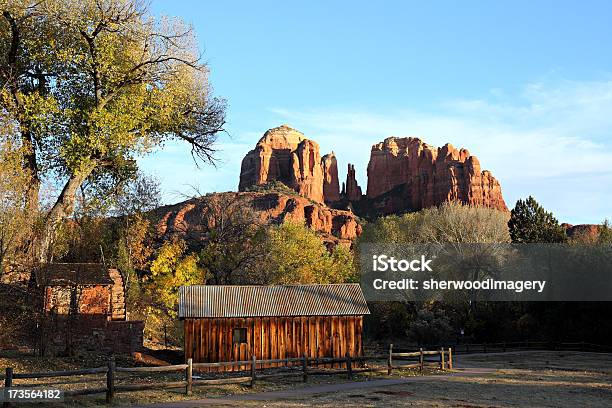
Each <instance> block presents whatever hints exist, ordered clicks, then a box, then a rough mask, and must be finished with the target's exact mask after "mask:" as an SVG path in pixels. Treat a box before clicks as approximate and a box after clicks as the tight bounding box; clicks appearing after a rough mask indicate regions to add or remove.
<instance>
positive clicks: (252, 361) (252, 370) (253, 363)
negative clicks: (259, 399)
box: [251, 353, 257, 388]
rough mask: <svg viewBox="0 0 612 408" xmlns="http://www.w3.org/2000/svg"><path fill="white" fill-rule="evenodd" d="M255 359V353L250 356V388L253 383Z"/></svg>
mask: <svg viewBox="0 0 612 408" xmlns="http://www.w3.org/2000/svg"><path fill="white" fill-rule="evenodd" d="M256 362H257V359H256V357H255V353H253V355H252V356H251V388H252V387H253V386H254V385H255V364H256Z"/></svg>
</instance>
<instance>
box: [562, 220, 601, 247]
mask: <svg viewBox="0 0 612 408" xmlns="http://www.w3.org/2000/svg"><path fill="white" fill-rule="evenodd" d="M561 226H562V227H563V228H565V233H566V234H567V236H568V237H569V238H570V239H571V240H572V241H576V242H581V243H585V244H586V243H595V242H597V240H598V239H599V233H600V230H599V229H600V225H597V224H578V225H572V224H566V223H564V224H561Z"/></svg>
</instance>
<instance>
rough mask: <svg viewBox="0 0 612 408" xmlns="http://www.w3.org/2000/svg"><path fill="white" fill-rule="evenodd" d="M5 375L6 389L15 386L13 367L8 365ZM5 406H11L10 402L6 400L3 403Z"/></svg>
mask: <svg viewBox="0 0 612 408" xmlns="http://www.w3.org/2000/svg"><path fill="white" fill-rule="evenodd" d="M4 374H5V376H4V388H5V389H9V388H10V387H12V386H13V367H7V368H6V371H5V372H4ZM2 407H3V408H8V407H10V403H9V402H4V403H3V404H2Z"/></svg>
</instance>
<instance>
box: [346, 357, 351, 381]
mask: <svg viewBox="0 0 612 408" xmlns="http://www.w3.org/2000/svg"><path fill="white" fill-rule="evenodd" d="M352 366H353V362H352V361H351V355H350V354H349V352H348V351H347V352H346V375H347V377H348V379H349V380H352V379H353V367H352Z"/></svg>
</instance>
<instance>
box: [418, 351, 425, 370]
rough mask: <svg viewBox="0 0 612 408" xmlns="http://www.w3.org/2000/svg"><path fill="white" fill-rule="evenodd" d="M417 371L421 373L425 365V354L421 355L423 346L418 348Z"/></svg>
mask: <svg viewBox="0 0 612 408" xmlns="http://www.w3.org/2000/svg"><path fill="white" fill-rule="evenodd" d="M419 353H421V354H420V355H419V371H420V372H421V374H423V366H424V365H425V356H424V355H423V347H421V348H420V349H419Z"/></svg>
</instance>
